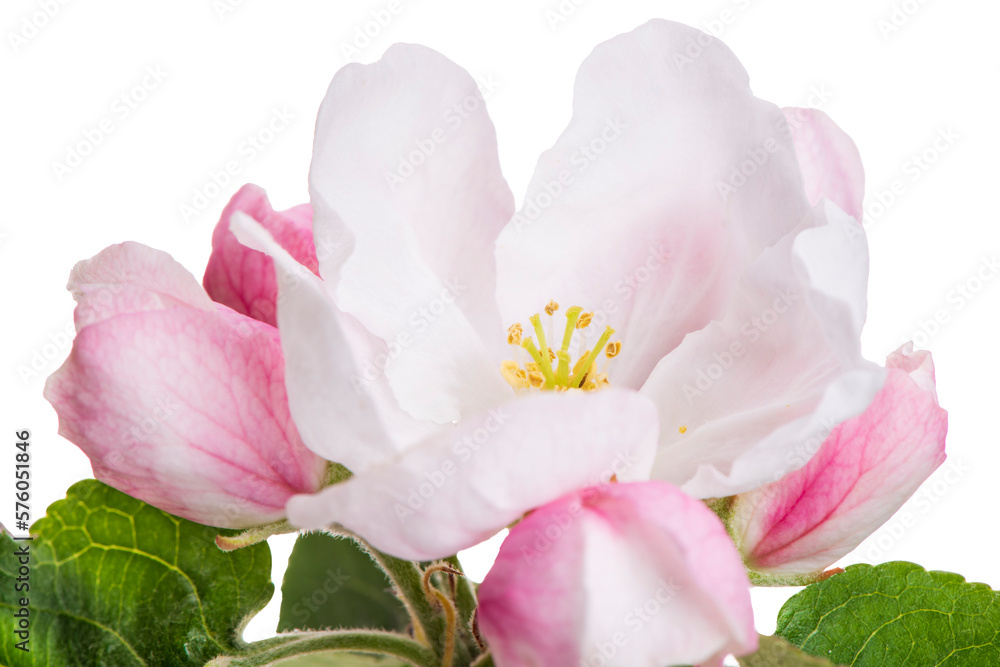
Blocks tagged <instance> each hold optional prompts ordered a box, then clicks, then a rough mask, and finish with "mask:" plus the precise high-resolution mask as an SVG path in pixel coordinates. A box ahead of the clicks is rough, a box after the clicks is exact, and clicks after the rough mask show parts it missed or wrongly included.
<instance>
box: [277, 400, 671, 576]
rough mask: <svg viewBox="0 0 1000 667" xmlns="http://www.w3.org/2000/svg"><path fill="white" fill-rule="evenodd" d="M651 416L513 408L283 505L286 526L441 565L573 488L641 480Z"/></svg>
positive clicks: (594, 404)
mask: <svg viewBox="0 0 1000 667" xmlns="http://www.w3.org/2000/svg"><path fill="white" fill-rule="evenodd" d="M656 432H657V423H656V411H655V409H654V408H653V406H652V405H651V404H650V403H649V401H647V400H646V399H645V398H643V397H641V396H640V395H638V394H637V393H635V392H629V391H624V390H615V389H609V390H604V391H600V392H595V393H594V394H590V395H587V394H583V393H574V394H561V395H554V394H548V395H542V396H537V397H531V398H523V399H515V400H513V401H511V402H509V403H507V404H505V405H502V406H500V407H499V408H496V409H494V410H492V411H490V412H489V413H484V414H481V415H477V416H476V417H473V418H470V419H466V420H463V421H462V422H460V423H458V424H457V425H455V426H454V428H453V429H452V430H450V431H449V432H445V433H441V434H438V435H436V436H434V437H432V438H430V439H428V440H427V441H425V442H424V443H422V444H420V445H418V446H416V447H414V448H412V449H410V450H408V451H406V452H404V453H403V454H401V455H400V456H398V457H396V459H394V460H393V461H390V462H388V463H386V464H384V465H380V466H375V467H372V468H371V469H369V470H367V471H365V472H364V473H362V474H359V475H356V476H355V477H354V478H352V479H350V480H348V481H347V482H344V483H342V484H337V485H335V486H331V487H328V488H327V489H324V490H323V491H322V492H320V493H318V494H314V495H301V496H295V497H294V498H292V499H291V500H290V501H289V503H288V508H287V509H288V516H289V520H290V521H291V522H292V523H293V524H294V525H296V526H299V527H301V528H307V529H315V528H320V527H323V526H328V525H330V524H332V523H339V524H341V525H343V526H344V527H346V528H348V529H349V530H352V531H354V532H356V533H358V534H359V535H361V536H362V537H364V538H365V539H366V540H368V541H369V542H371V543H372V544H373V545H374V546H375V547H376V548H378V549H381V550H382V551H385V552H387V553H390V554H393V555H395V556H399V557H400V558H407V559H411V560H428V559H433V558H441V557H444V556H448V555H450V554H453V553H455V552H457V551H458V550H460V549H464V548H467V547H470V546H472V545H474V544H478V543H479V542H481V541H483V540H485V539H486V538H488V537H489V536H491V535H493V534H494V533H496V532H497V531H498V530H500V529H501V528H503V527H504V526H506V525H507V524H509V523H510V522H511V521H514V520H515V519H517V518H519V517H520V516H521V515H523V514H524V513H525V512H527V511H529V510H531V509H533V508H535V507H538V506H540V505H544V504H545V503H547V502H549V501H551V500H554V499H555V498H558V497H559V496H561V495H563V494H565V493H567V492H568V491H572V490H574V489H577V488H580V487H582V486H586V485H589V484H595V483H598V482H600V481H607V480H608V479H610V478H611V476H612V475H617V476H618V477H619V478H644V477H646V476H647V475H648V471H649V465H650V463H651V460H652V454H653V450H654V449H655V441H656Z"/></svg>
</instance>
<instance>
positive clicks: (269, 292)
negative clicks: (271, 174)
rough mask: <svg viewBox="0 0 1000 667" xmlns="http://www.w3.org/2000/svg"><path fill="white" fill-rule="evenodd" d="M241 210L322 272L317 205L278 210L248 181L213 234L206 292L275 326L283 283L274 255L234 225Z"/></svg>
mask: <svg viewBox="0 0 1000 667" xmlns="http://www.w3.org/2000/svg"><path fill="white" fill-rule="evenodd" d="M236 211H242V212H243V213H246V214H247V215H249V216H250V217H251V218H253V219H254V220H256V221H258V222H259V223H260V224H261V226H262V227H264V229H266V230H267V231H269V232H270V233H271V235H272V236H273V237H274V240H275V241H277V242H278V244H279V245H280V246H281V247H282V248H284V249H285V250H287V251H288V253H289V254H290V255H291V256H292V257H294V258H295V259H296V260H297V261H298V262H299V263H300V264H302V265H303V266H305V267H306V268H307V269H309V270H310V271H312V272H313V273H315V274H316V275H319V263H318V262H317V260H316V249H315V248H314V247H313V241H312V207H311V206H310V205H309V204H301V205H299V206H295V207H293V208H290V209H288V210H287V211H275V210H274V209H273V208H271V202H270V201H268V199H267V194H266V193H265V192H264V190H263V189H262V188H260V187H258V186H256V185H251V184H247V185H244V186H243V187H242V188H240V190H239V192H237V193H236V194H235V195H233V198H232V199H231V200H230V201H229V203H228V204H227V205H226V208H225V209H223V211H222V217H221V218H220V219H219V224H218V225H216V226H215V232H213V234H212V255H211V256H210V257H209V258H208V266H207V267H206V268H205V277H204V278H203V279H202V284H203V285H204V286H205V291H206V292H208V295H209V296H210V297H212V299H213V300H214V301H216V302H218V303H221V304H224V305H226V306H229V307H230V308H232V309H233V310H235V311H236V312H237V313H241V314H243V315H247V316H249V317H252V318H254V319H255V320H260V321H261V322H265V323H267V324H270V325H272V326H275V325H276V322H277V316H276V308H277V305H276V304H277V298H278V286H277V284H276V283H275V276H274V269H273V267H272V264H271V258H269V257H268V256H267V255H265V254H264V253H261V252H259V251H257V250H252V249H250V248H247V247H246V246H245V245H243V244H242V243H240V242H239V241H238V240H236V236H234V235H233V232H232V231H231V230H230V229H229V220H230V218H232V216H233V213H235V212H236Z"/></svg>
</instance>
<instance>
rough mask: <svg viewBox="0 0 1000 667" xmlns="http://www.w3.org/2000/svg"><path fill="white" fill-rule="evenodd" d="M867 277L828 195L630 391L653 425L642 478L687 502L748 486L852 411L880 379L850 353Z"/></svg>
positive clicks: (863, 255)
mask: <svg viewBox="0 0 1000 667" xmlns="http://www.w3.org/2000/svg"><path fill="white" fill-rule="evenodd" d="M867 276H868V249H867V244H866V242H865V237H864V233H863V232H862V230H861V228H860V227H859V226H858V224H857V223H856V222H855V221H854V220H853V219H852V218H850V217H849V216H848V215H846V214H845V213H843V212H842V211H840V210H839V209H838V208H837V207H836V206H834V205H833V204H832V203H830V202H828V201H827V202H823V203H821V204H819V205H817V207H816V208H815V210H814V211H813V217H812V219H811V220H809V221H807V222H805V223H804V224H803V226H802V227H801V228H800V229H799V230H797V231H796V232H795V233H793V234H789V235H788V236H787V237H785V238H784V239H782V241H781V242H779V243H778V244H776V245H775V246H772V247H771V248H769V249H768V250H766V251H765V252H764V253H763V254H762V255H761V257H760V258H759V259H758V260H757V261H756V262H755V263H754V264H753V265H752V266H751V267H750V268H749V269H748V270H747V272H746V273H745V275H744V276H743V278H742V280H741V281H740V286H739V289H738V291H737V292H736V293H735V295H734V297H733V299H732V301H731V303H730V305H729V309H728V312H727V313H726V315H725V317H723V318H721V319H719V320H717V321H714V322H712V323H711V324H709V325H708V326H706V327H705V328H704V329H702V330H701V331H697V332H694V333H691V334H689V335H688V336H687V337H686V338H685V339H684V342H683V343H682V344H681V345H680V346H678V347H677V348H676V349H675V350H674V351H673V352H671V353H670V354H669V355H667V357H665V358H664V359H663V361H661V362H660V364H659V365H657V367H656V369H655V370H654V371H653V373H652V375H651V376H650V378H649V381H648V382H647V383H646V385H645V386H644V387H643V389H642V393H644V394H646V395H648V396H650V397H651V398H652V399H653V401H654V402H655V403H656V405H657V406H658V408H659V409H660V423H661V425H662V427H663V428H662V431H661V436H660V449H659V452H658V455H657V460H656V464H655V465H654V468H653V478H654V479H663V480H666V481H669V482H673V483H675V484H677V485H679V486H681V488H683V489H684V490H685V491H686V492H688V493H690V494H692V495H694V496H696V497H699V498H713V497H725V496H730V495H735V494H738V493H743V492H746V491H750V490H752V489H755V488H757V487H759V486H762V485H764V484H768V483H770V482H773V481H775V480H777V479H780V478H781V477H783V476H784V475H786V474H788V473H789V472H791V471H792V470H795V469H796V468H798V467H801V466H802V465H805V463H806V462H807V461H808V459H809V457H808V456H804V455H803V452H804V451H807V450H809V451H810V453H811V452H815V451H816V448H817V447H818V444H819V443H821V442H822V441H823V440H824V439H825V438H826V436H827V435H828V434H829V433H830V431H831V430H833V428H834V427H835V426H836V425H837V424H839V423H840V422H842V421H844V420H846V419H850V418H851V417H854V416H856V415H858V414H861V413H862V412H863V411H864V410H865V409H866V408H867V407H868V404H869V403H870V402H871V401H872V399H873V398H874V396H875V394H876V393H877V392H878V390H879V389H880V388H881V386H882V382H883V381H884V371H883V370H882V369H881V368H879V367H878V366H877V365H875V364H873V363H871V362H869V361H867V360H865V359H864V358H863V357H862V356H861V344H860V334H861V328H862V326H863V324H864V321H865V315H866V307H867V299H866V288H867ZM810 447H811V448H812V449H811V450H810V449H809V448H810Z"/></svg>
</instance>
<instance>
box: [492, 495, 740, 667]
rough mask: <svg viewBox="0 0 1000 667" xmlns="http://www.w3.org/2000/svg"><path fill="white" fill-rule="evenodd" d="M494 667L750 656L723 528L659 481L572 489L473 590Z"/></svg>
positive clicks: (517, 531)
mask: <svg viewBox="0 0 1000 667" xmlns="http://www.w3.org/2000/svg"><path fill="white" fill-rule="evenodd" d="M479 604H480V606H479V626H480V629H481V630H482V633H483V636H484V637H485V638H486V640H487V641H488V643H489V646H490V650H491V652H492V654H493V655H494V656H495V658H496V661H497V664H500V665H505V666H509V667H529V666H530V667H535V666H541V665H577V664H581V665H591V664H601V665H609V666H610V665H622V666H628V667H642V666H648V667H660V666H661V665H665V664H671V665H676V664H690V663H700V664H713V665H721V664H722V659H723V658H724V657H725V656H726V655H728V654H730V653H733V654H737V655H743V654H746V653H751V652H753V651H754V650H755V649H756V644H757V633H756V631H755V630H754V623H753V611H752V608H751V605H750V593H749V583H748V581H747V576H746V573H745V572H744V570H743V565H742V563H741V562H740V558H739V554H738V553H737V552H736V550H735V549H734V548H733V544H732V542H731V541H730V539H729V536H728V535H727V534H726V530H725V528H724V527H723V526H722V524H721V522H720V521H719V520H718V517H716V516H715V515H714V514H713V513H712V512H711V511H710V510H708V508H706V507H705V505H704V504H703V503H701V502H699V501H697V500H694V499H693V498H691V497H689V496H687V495H685V494H683V493H682V492H681V491H679V490H678V489H677V488H676V487H674V486H672V485H670V484H667V483H665V482H640V483H634V484H608V485H604V486H600V487H595V488H590V489H584V490H582V491H575V492H573V493H571V494H569V495H567V496H564V497H562V498H560V499H558V500H556V501H554V502H552V503H550V504H548V505H546V506H544V507H542V508H540V509H538V510H536V511H535V512H532V513H531V514H530V515H528V516H527V517H526V518H525V519H524V520H522V521H521V522H520V523H518V524H517V525H516V526H515V527H514V528H512V529H511V531H510V534H509V535H508V536H507V538H506V539H505V540H504V543H503V545H502V546H501V548H500V554H499V556H498V557H497V560H496V562H495V564H494V565H493V568H492V569H491V570H490V572H489V574H487V575H486V579H485V580H484V581H483V583H482V584H481V585H480V587H479Z"/></svg>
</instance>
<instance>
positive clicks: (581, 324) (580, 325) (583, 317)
mask: <svg viewBox="0 0 1000 667" xmlns="http://www.w3.org/2000/svg"><path fill="white" fill-rule="evenodd" d="M593 319H594V313H580V319H578V320H577V321H576V328H577V329H586V328H587V327H589V326H590V322H591V320H593Z"/></svg>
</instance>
